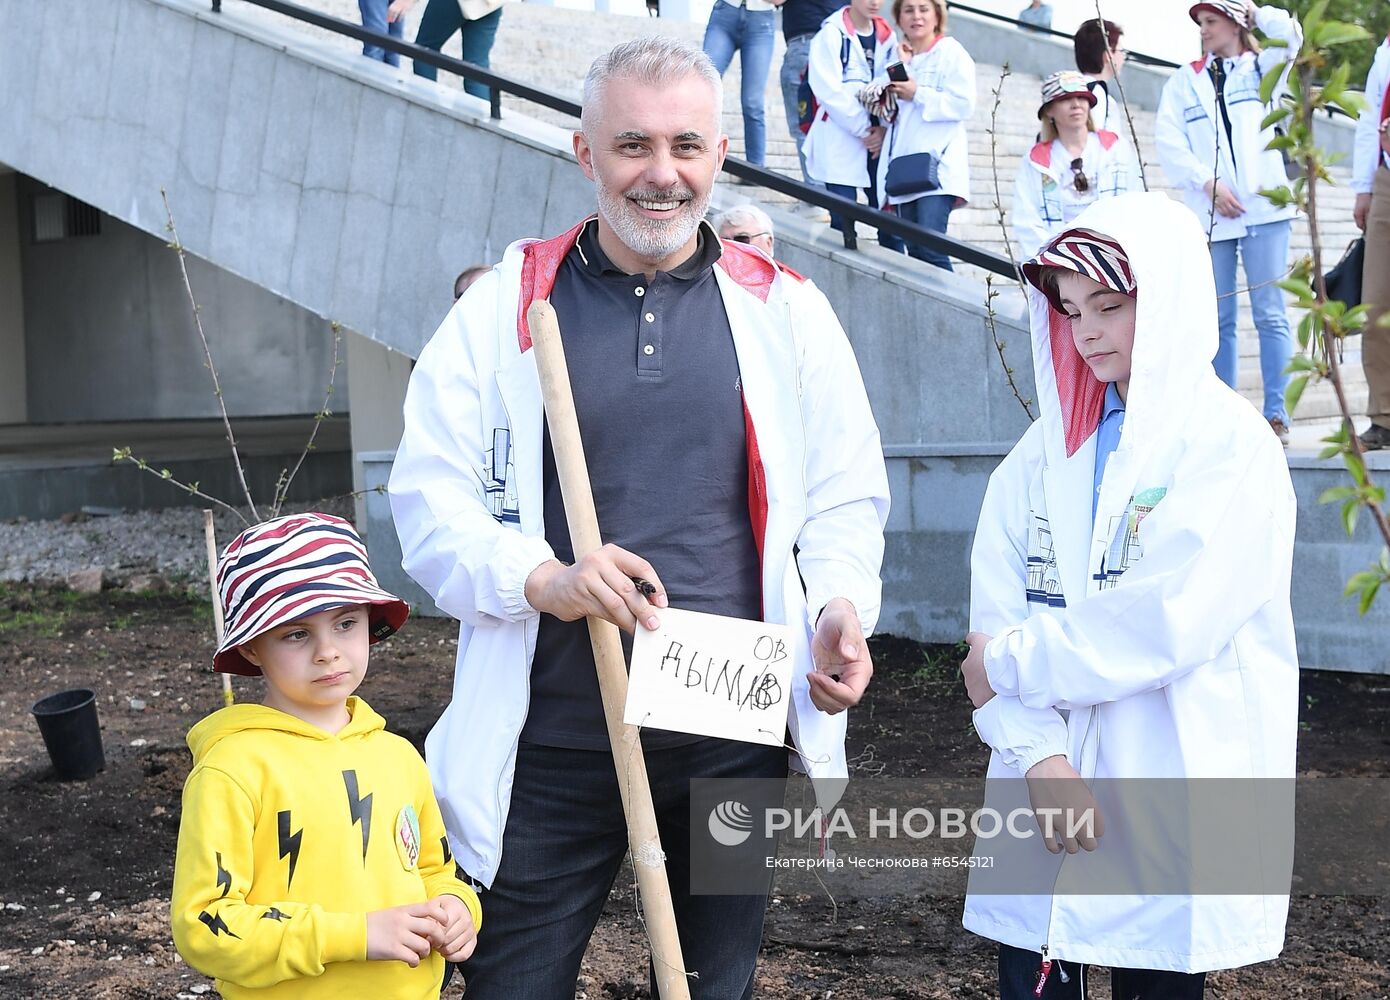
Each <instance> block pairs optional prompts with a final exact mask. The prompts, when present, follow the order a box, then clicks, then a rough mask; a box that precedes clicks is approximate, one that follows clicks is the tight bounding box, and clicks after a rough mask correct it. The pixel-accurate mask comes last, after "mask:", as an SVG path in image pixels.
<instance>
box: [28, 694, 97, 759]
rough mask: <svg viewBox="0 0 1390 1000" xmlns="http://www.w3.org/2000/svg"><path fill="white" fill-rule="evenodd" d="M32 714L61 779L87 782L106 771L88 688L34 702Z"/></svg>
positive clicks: (94, 703) (94, 700)
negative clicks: (98, 773)
mask: <svg viewBox="0 0 1390 1000" xmlns="http://www.w3.org/2000/svg"><path fill="white" fill-rule="evenodd" d="M30 711H32V712H33V713H34V719H35V720H36V721H37V722H38V724H39V732H40V733H41V734H42V735H43V743H44V746H46V747H47V748H48V756H49V758H50V759H51V760H52V761H53V769H54V770H55V771H57V772H58V777H59V778H61V779H62V780H63V781H85V780H86V779H88V778H90V777H92V776H93V775H95V774H96V773H97V772H98V771H101V770H104V769H105V768H106V757H105V755H104V754H103V753H102V752H101V725H100V724H99V723H98V722H97V696H96V695H95V694H94V693H93V692H91V691H88V690H87V689H86V688H77V689H75V690H73V691H59V692H58V693H57V694H51V695H49V696H48V697H46V698H40V699H39V700H38V701H36V702H34V707H33V708H32V709H31V710H30Z"/></svg>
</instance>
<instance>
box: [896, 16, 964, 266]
mask: <svg viewBox="0 0 1390 1000" xmlns="http://www.w3.org/2000/svg"><path fill="white" fill-rule="evenodd" d="M893 21H894V22H895V23H896V24H897V25H898V28H899V30H900V31H902V33H903V40H902V41H901V42H899V43H898V58H899V59H900V60H901V62H902V65H903V67H904V68H905V70H906V74H907V79H906V80H903V81H896V82H895V81H892V80H890V78H889V77H888V75H887V69H888V68H887V67H886V66H885V67H883V68H882V69H881V70H880V73H879V82H880V83H881V84H884V85H885V87H886V89H887V90H888V91H890V92H892V93H893V94H894V95H895V96H896V97H897V105H898V107H897V113H896V115H895V116H894V117H893V120H892V122H891V123H890V124H889V126H888V134H887V137H886V138H885V139H884V143H883V148H884V153H883V155H882V156H880V157H879V162H878V190H879V191H881V192H883V195H882V198H881V201H882V204H883V205H884V206H896V210H897V212H898V214H899V215H900V216H902V217H903V218H904V219H907V220H908V221H910V222H916V223H917V224H918V225H921V226H925V227H926V228H927V229H930V230H932V231H933V232H938V233H945V232H946V226H947V224H948V223H949V221H950V218H951V212H952V211H954V210H955V209H957V208H960V207H961V206H962V205H964V204H965V203H966V202H967V201H968V200H969V198H970V149H969V144H970V140H969V138H968V137H967V136H966V134H965V123H966V122H968V121H969V120H970V116H971V115H973V114H974V113H975V61H974V60H973V59H971V58H970V53H968V52H966V51H965V47H964V46H962V45H961V44H960V42H958V41H956V40H955V39H954V38H949V37H947V36H946V4H945V0H893ZM924 154H925V155H927V156H931V157H933V158H935V160H936V168H937V184H938V186H937V187H936V188H934V189H930V190H916V191H914V190H912V187H911V186H909V187H908V188H907V189H905V190H903V191H902V193H895V192H894V191H891V190H889V188H888V185H889V183H890V182H894V181H899V184H900V186H901V181H900V175H907V176H912V175H911V174H910V173H909V172H908V171H903V170H898V171H895V170H894V167H893V164H894V163H895V162H896V163H898V165H899V167H900V168H903V167H910V166H911V165H912V162H921V160H920V157H921V156H923V155H924ZM909 156H918V157H919V160H918V161H907V160H906V159H905V157H909ZM907 252H908V253H909V254H910V255H911V256H913V257H915V258H917V259H918V260H924V261H926V262H927V263H929V264H935V265H936V266H937V267H940V268H945V269H946V270H947V271H950V270H953V268H952V267H951V258H950V257H948V256H946V254H944V253H941V252H940V251H937V250H931V249H929V248H927V247H925V246H921V245H919V244H916V243H909V244H908V246H907Z"/></svg>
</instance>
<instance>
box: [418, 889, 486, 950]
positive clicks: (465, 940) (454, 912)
mask: <svg viewBox="0 0 1390 1000" xmlns="http://www.w3.org/2000/svg"><path fill="white" fill-rule="evenodd" d="M429 905H430V906H431V907H434V908H435V921H436V932H435V934H434V936H433V937H432V938H431V943H432V944H433V945H434V950H435V951H437V952H439V953H440V954H441V955H443V956H444V957H445V958H446V959H448V960H449V961H450V962H462V961H464V960H465V959H467V958H468V956H470V955H472V954H473V949H474V948H476V947H477V946H478V929H477V928H476V927H474V926H473V914H472V913H470V912H468V907H467V906H465V905H464V902H463V900H461V899H459V898H458V897H457V896H449V895H444V896H436V897H434V899H431V900H430V902H429Z"/></svg>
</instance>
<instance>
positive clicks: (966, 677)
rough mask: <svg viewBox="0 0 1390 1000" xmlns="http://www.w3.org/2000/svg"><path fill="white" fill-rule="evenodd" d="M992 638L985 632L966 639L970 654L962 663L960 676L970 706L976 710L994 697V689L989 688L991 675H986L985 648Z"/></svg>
mask: <svg viewBox="0 0 1390 1000" xmlns="http://www.w3.org/2000/svg"><path fill="white" fill-rule="evenodd" d="M992 638H994V637H993V636H990V635H985V634H984V633H983V632H971V633H970V634H969V635H967V636H966V637H965V641H966V642H968V643H969V644H970V653H969V654H968V655H967V656H966V657H965V659H964V660H962V661H961V665H960V676H961V679H962V680H963V681H965V693H966V694H968V695H969V696H970V704H972V705H974V706H975V707H976V708H980V707H981V706H983V705H984V704H985V702H987V701H989V700H990V699H991V698H993V697H994V688H992V687H990V686H989V674H987V673H985V647H986V646H988V645H989V641H990V640H991V639H992Z"/></svg>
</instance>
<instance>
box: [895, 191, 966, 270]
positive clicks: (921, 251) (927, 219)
mask: <svg viewBox="0 0 1390 1000" xmlns="http://www.w3.org/2000/svg"><path fill="white" fill-rule="evenodd" d="M955 207H956V197H955V195H950V194H929V195H926V196H924V197H921V198H916V199H914V200H912V201H905V202H903V203H902V204H901V205H899V206H898V215H900V216H902V218H903V220H904V221H906V222H915V223H917V225H919V226H922V227H924V228H926V229H930V230H931V231H932V232H934V233H941V234H942V235H943V236H944V235H945V234H946V226H947V225H948V224H949V223H950V221H951V212H952V211H953V210H954V209H955ZM907 253H908V256H909V257H915V258H916V259H917V260H924V261H926V262H927V263H928V264H933V265H935V266H936V267H939V268H941V269H942V270H946V271H954V270H955V268H954V267H952V266H951V258H950V257H948V256H946V255H945V254H944V253H941V252H940V251H939V250H933V249H931V248H930V247H926V246H923V245H922V244H920V243H909V244H908V245H907Z"/></svg>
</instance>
